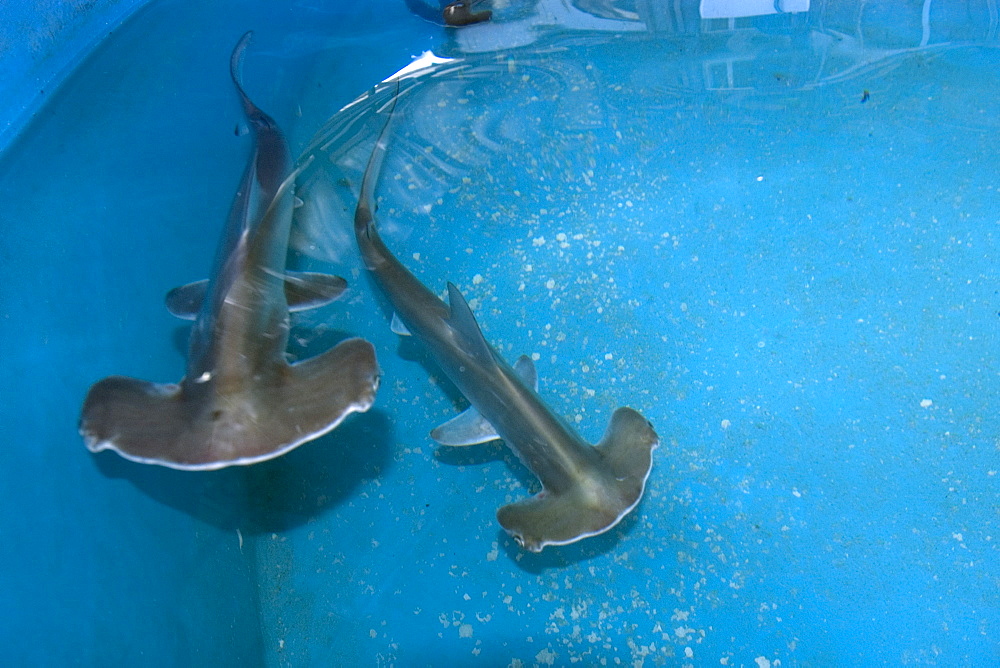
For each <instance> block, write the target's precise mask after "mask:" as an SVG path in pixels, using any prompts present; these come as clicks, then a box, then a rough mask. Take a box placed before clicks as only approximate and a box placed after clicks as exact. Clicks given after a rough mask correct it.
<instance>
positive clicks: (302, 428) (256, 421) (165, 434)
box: [80, 339, 379, 471]
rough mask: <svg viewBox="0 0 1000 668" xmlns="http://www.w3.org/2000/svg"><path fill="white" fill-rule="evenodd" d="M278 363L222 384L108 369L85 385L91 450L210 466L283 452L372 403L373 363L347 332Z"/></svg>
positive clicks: (84, 425) (366, 346)
mask: <svg viewBox="0 0 1000 668" xmlns="http://www.w3.org/2000/svg"><path fill="white" fill-rule="evenodd" d="M274 364H275V366H274V367H273V368H272V369H271V370H270V371H268V372H267V373H263V374H262V376H261V379H260V380H259V381H258V382H256V383H251V384H247V385H246V386H244V387H239V388H236V389H233V390H232V391H230V392H227V393H221V392H219V391H218V390H217V388H215V387H212V386H208V385H206V386H205V387H199V388H196V389H194V390H190V386H188V385H185V384H182V385H157V384H156V383H148V382H146V381H142V380H136V379H134V378H123V377H118V376H115V377H111V378H105V379H104V380H102V381H100V382H98V383H96V384H95V385H94V386H93V387H92V388H91V389H90V392H89V393H88V394H87V398H86V400H85V401H84V404H83V413H82V415H81V418H80V433H81V435H83V438H84V441H85V442H86V444H87V448H88V449H89V450H90V451H91V452H100V451H101V450H114V451H116V452H117V453H118V454H120V455H121V456H123V457H125V458H126V459H130V460H132V461H135V462H139V463H142V464H159V465H161V466H168V467H170V468H174V469H182V470H189V471H194V470H211V469H219V468H223V467H226V466H233V465H245V464H255V463H257V462H262V461H265V460H268V459H274V458H275V457H279V456H281V455H283V454H285V453H286V452H288V451H290V450H292V449H294V448H296V447H297V446H299V445H301V444H303V443H305V442H307V441H311V440H313V439H315V438H318V437H319V436H322V435H323V434H325V433H326V432H328V431H330V430H331V429H333V428H334V427H336V426H337V425H339V424H340V423H341V422H342V421H343V420H344V418H345V417H347V416H348V415H349V414H351V413H354V412H358V411H366V410H368V409H369V408H370V407H371V405H372V403H373V402H374V399H375V390H376V389H377V388H378V382H379V370H378V364H377V363H376V361H375V349H374V348H373V347H372V345H371V344H370V343H368V342H367V341H363V340H361V339H348V340H347V341H344V342H342V343H340V344H339V345H337V346H336V347H334V348H332V349H331V350H328V351H326V352H325V353H323V354H322V355H317V356H316V357H312V358H310V359H307V360H305V361H303V362H300V363H299V364H296V365H293V366H288V365H287V364H285V363H284V361H276V362H275V363H274ZM209 382H211V381H209ZM189 390H190V391H189Z"/></svg>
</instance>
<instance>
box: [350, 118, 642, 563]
mask: <svg viewBox="0 0 1000 668" xmlns="http://www.w3.org/2000/svg"><path fill="white" fill-rule="evenodd" d="M390 113H391V112H390ZM391 120H392V116H391V115H390V118H389V121H390V122H391ZM388 129H389V122H387V123H386V127H385V128H383V130H382V134H381V136H380V137H379V139H378V142H377V144H376V146H375V149H374V150H373V152H372V155H371V158H370V160H369V162H368V166H367V168H366V170H365V175H364V179H363V181H362V186H361V195H360V198H359V201H358V207H357V210H356V211H355V215H354V233H355V236H356V237H357V242H358V247H359V249H360V251H361V255H362V258H363V260H364V263H365V266H366V267H367V269H368V271H369V272H370V273H371V275H372V277H373V278H374V280H375V283H376V284H378V286H379V288H380V289H381V290H382V291H383V292H384V293H385V295H386V297H387V298H388V300H389V302H391V304H392V306H393V308H394V309H395V312H396V313H395V315H394V317H393V330H394V331H396V332H397V333H400V334H407V333H412V334H413V335H414V336H416V337H417V338H418V339H420V340H421V341H422V342H423V343H424V344H425V345H426V346H427V349H428V350H429V352H430V354H431V355H432V356H433V358H434V359H435V361H436V362H437V363H438V365H439V366H440V367H441V369H442V370H443V371H444V373H445V374H446V375H447V376H448V378H449V379H451V381H452V382H453V383H454V384H455V385H456V386H457V387H458V389H459V390H460V391H461V392H462V394H463V395H465V398H466V399H468V400H469V403H470V404H472V407H471V408H470V409H469V410H467V411H466V412H464V413H462V414H461V415H459V416H458V417H456V418H455V419H453V420H451V421H450V422H447V423H445V424H444V425H442V426H440V427H438V428H437V429H435V430H434V431H433V432H431V436H432V437H433V438H434V439H435V440H436V441H438V442H439V443H441V444H443V445H451V446H461V445H471V444H474V443H484V442H486V441H490V440H494V439H497V438H502V439H503V440H504V441H505V442H506V443H507V445H508V447H510V448H511V449H512V450H513V451H514V452H515V453H516V454H517V455H518V456H519V457H520V458H521V461H523V462H524V464H525V465H526V466H527V467H528V468H529V469H530V470H531V471H532V473H534V474H535V475H536V476H537V477H538V479H539V480H540V481H541V483H542V490H541V491H540V492H539V493H538V494H536V495H534V496H532V497H530V498H528V499H525V500H522V501H519V502H517V503H512V504H510V505H507V506H503V507H502V508H500V509H499V511H497V519H498V520H499V521H500V525H501V526H503V528H504V529H505V530H506V531H507V533H509V534H510V535H511V536H513V538H514V540H516V541H517V543H518V544H519V545H520V546H521V547H523V548H524V549H526V550H530V551H532V552H540V551H541V550H542V548H544V547H545V546H546V545H564V544H567V543H572V542H575V541H577V540H580V539H582V538H586V537H588V536H594V535H597V534H600V533H603V532H605V531H607V530H608V529H610V528H611V527H613V526H615V525H616V524H617V523H618V522H619V521H620V520H621V519H622V518H623V517H624V516H625V515H627V514H628V513H629V511H631V510H632V509H633V508H635V506H636V505H637V504H638V503H639V499H640V498H642V494H643V490H644V489H645V485H646V479H647V478H648V477H649V472H650V469H651V467H652V450H653V448H655V447H656V446H657V445H658V443H659V439H658V437H657V435H656V433H655V432H654V431H653V428H652V427H651V426H650V424H649V423H648V422H647V421H646V419H645V418H643V417H642V415H640V414H639V413H637V412H636V411H634V410H632V409H631V408H619V409H617V410H616V411H615V413H614V415H613V416H612V418H611V424H610V425H609V426H608V429H607V432H606V433H605V435H604V438H603V439H602V440H601V442H600V443H598V444H597V445H596V446H591V445H590V444H588V443H586V442H584V441H583V440H582V439H581V438H580V437H579V436H578V435H577V434H576V433H575V432H574V431H573V430H572V429H571V428H570V427H569V426H568V425H567V424H566V423H565V422H564V421H563V420H561V419H560V418H559V417H557V416H556V415H554V414H553V413H552V411H551V410H549V408H548V407H547V406H546V405H545V403H544V402H543V401H542V400H541V399H540V398H539V396H538V394H537V392H536V388H537V382H536V375H535V368H534V365H533V364H532V362H531V360H530V359H529V358H528V357H521V358H520V359H518V360H517V362H516V364H515V365H514V367H513V368H512V367H511V366H509V365H508V364H507V363H506V362H505V361H504V360H503V359H502V358H501V357H500V355H498V354H497V353H496V351H494V350H493V348H492V347H491V346H490V344H489V343H487V341H486V339H485V338H484V337H483V334H482V332H481V331H480V329H479V325H478V323H477V322H476V319H475V317H474V316H473V314H472V310H471V309H470V308H469V305H468V303H466V301H465V298H464V297H463V296H462V294H461V292H459V290H458V288H456V287H455V286H454V285H453V284H451V283H448V304H447V305H446V304H445V303H444V302H442V301H441V300H440V299H438V298H437V296H435V295H434V293H432V292H431V291H430V290H428V289H427V288H426V287H425V286H424V285H423V284H421V283H420V281H419V280H417V278H416V277H415V276H414V275H413V274H412V273H410V272H409V271H408V270H407V269H406V267H404V266H403V265H402V264H401V263H400V262H399V260H397V259H396V257H395V256H393V255H392V253H391V252H390V251H389V249H388V248H387V247H386V245H385V243H384V242H383V241H382V239H381V238H380V236H379V233H378V230H377V229H376V226H375V219H374V214H375V210H376V206H375V197H374V190H375V185H376V182H377V180H378V176H379V172H380V171H381V165H382V162H383V160H384V158H385V152H386V137H387V133H388Z"/></svg>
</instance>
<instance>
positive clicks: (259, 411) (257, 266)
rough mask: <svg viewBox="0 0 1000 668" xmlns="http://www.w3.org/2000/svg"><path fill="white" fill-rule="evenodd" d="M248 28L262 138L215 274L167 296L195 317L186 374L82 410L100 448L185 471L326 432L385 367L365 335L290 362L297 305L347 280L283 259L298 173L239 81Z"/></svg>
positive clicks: (122, 388) (273, 453)
mask: <svg viewBox="0 0 1000 668" xmlns="http://www.w3.org/2000/svg"><path fill="white" fill-rule="evenodd" d="M249 38H250V33H247V34H246V35H244V36H243V38H242V39H241V40H240V42H239V44H238V45H237V46H236V49H235V50H234V51H233V55H232V59H231V61H230V73H231V75H232V79H233V84H234V85H235V87H236V92H237V93H238V94H239V97H240V100H241V102H242V105H243V110H244V113H245V114H246V117H247V120H248V122H249V126H250V128H251V132H252V134H253V135H254V139H255V141H254V147H253V151H252V154H251V157H250V162H249V164H248V166H247V169H246V172H245V173H244V176H243V180H242V182H241V183H240V187H239V191H238V192H237V195H236V198H235V201H234V202H233V206H232V210H231V211H230V214H229V220H228V223H227V225H226V229H225V232H224V235H223V238H222V241H221V243H220V246H219V250H218V253H217V255H216V260H215V267H214V272H213V274H212V279H211V280H210V281H201V282H199V283H192V284H191V285H188V286H184V287H182V288H178V289H176V290H174V291H172V292H171V293H170V294H169V295H168V297H167V305H168V308H169V309H170V310H171V312H173V313H174V314H175V315H179V316H181V317H192V318H194V325H193V327H192V330H191V339H190V342H189V352H188V361H187V371H186V374H185V376H184V378H183V379H182V380H181V381H180V383H178V384H157V383H150V382H146V381H143V380H137V379H134V378H124V377H121V376H113V377H110V378H105V379H104V380H102V381H99V382H98V383H96V384H95V385H94V386H93V387H91V388H90V392H89V393H88V394H87V398H86V400H85V401H84V404H83V412H82V415H81V418H80V433H81V434H82V435H83V438H84V440H85V442H86V444H87V447H88V448H89V449H90V451H91V452H99V451H101V450H107V449H110V450H114V451H116V452H117V453H118V454H120V455H121V456H123V457H125V458H127V459H130V460H132V461H136V462H140V463H144V464H160V465H162V466H168V467H171V468H175V469H185V470H207V469H218V468H222V467H225V466H231V465H235V464H253V463H255V462H260V461H264V460H266V459H272V458H274V457H278V456H280V455H282V454H284V453H286V452H288V451H289V450H291V449H293V448H295V447H297V446H298V445H301V444H302V443H305V442H306V441H309V440H312V439H314V438H317V437H319V436H321V435H323V434H325V433H326V432H328V431H330V430H331V429H333V428H334V427H336V426H337V425H338V424H340V423H341V421H342V420H343V419H344V418H345V417H347V415H349V414H350V413H353V412H356V411H365V410H368V408H370V407H371V405H372V402H373V401H374V396H375V391H376V389H377V388H378V384H379V369H378V365H377V363H376V361H375V351H374V349H373V348H372V345H371V344H370V343H368V342H367V341H363V340H361V339H348V340H346V341H343V342H342V343H340V344H339V345H337V346H336V347H334V348H333V349H331V350H328V351H326V352H325V353H323V354H321V355H318V356H316V357H313V358H310V359H307V360H304V361H302V362H299V363H297V364H291V365H290V364H288V362H286V361H285V348H286V346H287V343H288V332H289V317H288V312H289V305H291V307H292V308H293V309H301V308H311V307H314V306H320V305H322V304H325V303H328V302H330V301H332V300H333V299H335V298H336V297H337V296H339V294H340V293H341V292H342V291H343V290H344V286H345V285H346V284H345V283H344V281H343V279H340V278H338V277H336V276H327V275H324V274H313V273H293V272H289V271H287V270H286V268H285V257H286V254H287V250H288V237H289V232H290V228H291V223H292V209H293V207H294V194H293V184H294V180H295V176H296V175H297V173H298V171H294V172H292V171H291V169H290V162H291V160H290V154H289V151H288V147H287V145H286V143H285V139H284V137H283V136H282V134H281V131H280V130H279V129H278V127H277V125H276V124H275V122H274V121H273V120H272V119H271V118H270V117H269V116H267V115H266V114H265V113H264V112H262V111H261V110H260V109H258V108H257V107H256V106H255V105H254V104H253V102H251V101H250V99H249V98H248V97H247V95H246V93H244V91H243V87H242V85H241V83H240V65H241V61H242V56H243V52H244V49H245V48H246V45H247V43H248V41H249Z"/></svg>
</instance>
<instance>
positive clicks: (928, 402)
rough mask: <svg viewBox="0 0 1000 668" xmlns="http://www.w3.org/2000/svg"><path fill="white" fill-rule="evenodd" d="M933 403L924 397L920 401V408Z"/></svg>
mask: <svg viewBox="0 0 1000 668" xmlns="http://www.w3.org/2000/svg"><path fill="white" fill-rule="evenodd" d="M933 404H934V402H933V401H931V400H930V399H924V400H923V401H921V402H920V407H921V408H930V407H931V406H932V405H933Z"/></svg>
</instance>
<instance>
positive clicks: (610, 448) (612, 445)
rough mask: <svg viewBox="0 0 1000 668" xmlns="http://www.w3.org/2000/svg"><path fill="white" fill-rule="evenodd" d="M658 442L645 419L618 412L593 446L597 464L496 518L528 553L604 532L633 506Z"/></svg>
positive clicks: (505, 509)
mask: <svg viewBox="0 0 1000 668" xmlns="http://www.w3.org/2000/svg"><path fill="white" fill-rule="evenodd" d="M658 444H659V437H658V436H657V435H656V432H654V431H653V428H652V426H650V424H649V422H647V421H646V418H644V417H642V415H640V414H639V413H637V412H636V411H634V410H632V409H631V408H619V409H618V410H616V411H615V413H614V415H613V416H612V417H611V424H610V425H608V430H607V432H605V434H604V438H603V439H601V442H600V443H598V444H597V445H596V446H595V447H594V449H595V450H596V451H597V454H598V457H597V458H596V459H597V462H596V465H595V466H594V467H592V468H591V469H590V470H587V471H584V472H582V473H581V475H580V477H579V479H577V480H576V484H574V485H573V486H572V487H571V488H569V489H568V490H566V491H565V492H562V493H561V494H553V493H552V492H550V491H548V490H545V489H543V490H542V491H541V492H539V493H538V494H536V495H535V496H533V497H531V498H528V499H525V500H523V501H519V502H517V503H512V504H510V505H507V506H503V507H502V508H500V510H498V511H497V519H498V520H499V521H500V525H501V526H502V527H503V528H504V529H505V530H506V531H507V533H509V534H510V535H511V536H513V537H514V539H515V540H516V541H517V542H518V544H520V545H521V547H523V548H524V549H526V550H529V551H531V552H541V550H542V548H543V547H545V546H546V545H565V544H567V543H574V542H576V541H578V540H580V539H582V538H587V537H588V536H596V535H597V534H600V533H604V532H605V531H607V530H608V529H610V528H612V527H613V526H615V525H616V524H618V522H620V521H621V519H622V518H623V517H625V516H626V515H627V514H628V513H629V512H630V511H631V510H632V509H633V508H635V507H636V505H638V503H639V499H641V498H642V494H643V491H644V490H645V487H646V479H647V478H648V477H649V472H650V470H651V469H652V466H653V457H652V451H653V449H654V448H655V447H656V446H657V445H658Z"/></svg>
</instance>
